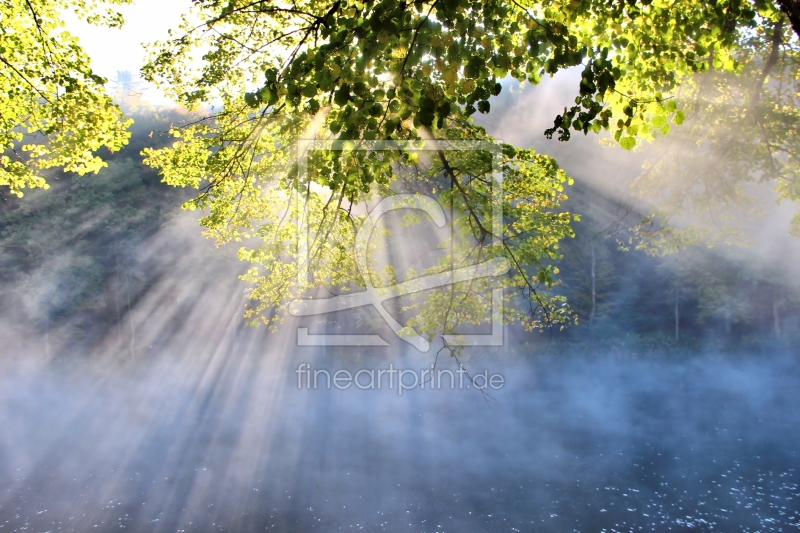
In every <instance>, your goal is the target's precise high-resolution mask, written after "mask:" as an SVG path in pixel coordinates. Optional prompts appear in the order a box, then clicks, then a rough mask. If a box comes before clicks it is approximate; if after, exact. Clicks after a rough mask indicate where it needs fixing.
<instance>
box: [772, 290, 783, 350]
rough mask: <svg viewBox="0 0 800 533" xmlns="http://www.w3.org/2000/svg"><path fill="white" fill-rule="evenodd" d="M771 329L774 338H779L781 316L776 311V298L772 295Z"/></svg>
mask: <svg viewBox="0 0 800 533" xmlns="http://www.w3.org/2000/svg"><path fill="white" fill-rule="evenodd" d="M772 331H773V332H774V333H775V338H776V339H780V338H781V316H780V314H779V313H778V298H777V296H773V297H772Z"/></svg>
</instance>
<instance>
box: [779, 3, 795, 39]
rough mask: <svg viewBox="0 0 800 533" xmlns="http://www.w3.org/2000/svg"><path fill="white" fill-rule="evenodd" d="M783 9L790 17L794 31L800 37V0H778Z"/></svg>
mask: <svg viewBox="0 0 800 533" xmlns="http://www.w3.org/2000/svg"><path fill="white" fill-rule="evenodd" d="M778 5H779V6H781V11H783V12H784V13H786V16H788V17H789V22H791V23H792V29H793V30H794V33H795V34H796V35H797V36H798V37H800V1H799V0H778Z"/></svg>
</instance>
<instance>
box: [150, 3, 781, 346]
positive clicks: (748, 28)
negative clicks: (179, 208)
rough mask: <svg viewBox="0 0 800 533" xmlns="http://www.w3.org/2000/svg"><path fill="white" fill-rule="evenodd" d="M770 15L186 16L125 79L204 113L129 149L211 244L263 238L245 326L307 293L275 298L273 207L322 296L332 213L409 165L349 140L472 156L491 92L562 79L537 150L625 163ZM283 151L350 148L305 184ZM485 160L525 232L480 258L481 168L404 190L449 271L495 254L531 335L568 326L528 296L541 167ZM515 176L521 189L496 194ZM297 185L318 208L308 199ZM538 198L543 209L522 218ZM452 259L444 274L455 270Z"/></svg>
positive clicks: (546, 303)
mask: <svg viewBox="0 0 800 533" xmlns="http://www.w3.org/2000/svg"><path fill="white" fill-rule="evenodd" d="M783 17H784V15H783V14H782V12H781V11H780V9H779V7H778V6H776V5H775V4H772V3H770V2H765V1H763V0H758V1H757V2H742V1H741V0H728V1H725V0H723V1H717V2H695V1H692V0H678V1H670V2H667V1H665V0H644V1H638V2H637V1H625V2H615V1H610V2H606V1H590V0H582V1H577V2H576V1H555V2H533V1H516V0H512V1H496V0H486V1H478V2H468V1H466V0H434V1H422V0H420V1H416V2H398V1H397V0H382V1H371V0H367V1H362V0H329V1H317V0H305V1H297V2H293V3H291V4H285V5H284V4H277V3H273V2H266V1H253V0H231V1H225V2H221V1H217V0H205V1H197V2H195V3H194V9H193V11H192V12H191V13H189V14H187V15H186V16H185V17H184V19H183V23H182V25H181V26H180V28H179V29H177V30H175V31H174V32H173V33H172V34H171V36H170V39H168V40H166V41H163V42H161V43H158V44H157V46H156V48H155V51H154V52H153V54H152V56H151V58H150V61H149V62H148V63H147V65H145V67H144V69H143V73H144V75H145V77H146V78H147V79H149V80H150V81H154V82H157V83H161V84H162V85H163V86H164V87H166V88H167V90H168V91H171V92H172V94H173V95H174V96H175V97H176V98H177V99H178V100H179V101H180V102H182V103H183V104H185V105H187V106H190V107H191V106H198V105H200V104H202V103H203V102H214V103H215V105H219V106H220V109H221V110H220V111H219V112H217V113H214V114H213V115H212V116H210V117H208V119H207V120H203V121H200V122H197V123H194V124H191V125H188V126H186V127H182V128H176V129H175V130H174V134H175V135H176V137H177V138H178V141H177V142H176V143H175V145H173V146H172V147H169V148H165V149H162V150H155V151H148V152H147V162H148V164H150V165H152V166H154V167H156V168H159V169H160V170H161V172H162V174H163V175H164V179H165V180H166V181H167V182H168V183H171V184H173V185H178V186H191V187H195V188H198V189H199V190H200V195H199V196H198V198H197V200H196V201H194V202H192V203H191V204H190V207H193V208H202V209H207V210H208V213H209V214H208V216H206V217H205V218H204V220H203V223H204V225H205V226H206V228H207V230H208V233H209V234H210V235H213V236H215V237H217V238H218V239H220V241H222V242H227V241H231V240H234V241H236V240H242V241H247V240H248V239H249V238H251V237H259V238H261V239H262V241H263V242H262V244H260V245H252V246H250V245H249V243H248V246H245V247H244V248H243V249H242V252H241V255H242V258H244V259H247V260H251V261H253V262H254V263H256V264H257V265H258V266H259V268H257V269H256V270H253V271H251V273H250V274H249V275H248V278H247V279H249V280H251V281H253V282H255V284H256V287H255V289H254V290H253V292H252V293H251V296H252V297H253V298H254V299H255V300H257V301H258V302H260V304H257V305H256V306H255V308H254V310H253V312H254V313H256V314H258V313H260V312H262V311H264V310H265V309H267V308H272V307H273V306H277V307H279V308H280V307H281V306H282V305H283V306H285V305H286V304H287V302H288V301H289V299H290V298H291V296H292V292H291V291H292V290H293V289H298V290H302V289H304V288H306V287H302V286H300V287H293V286H292V283H294V281H293V280H294V279H295V278H294V273H293V272H291V268H290V267H288V266H287V265H289V264H290V263H291V260H290V258H291V257H292V256H293V254H295V253H296V250H294V249H293V248H292V245H291V244H290V242H291V241H290V239H289V233H281V230H280V229H279V228H278V227H276V224H278V225H279V224H280V221H283V220H285V218H286V217H285V215H286V205H287V198H289V197H290V196H291V195H292V194H295V193H299V194H300V195H301V197H302V198H305V201H304V205H303V209H307V210H308V209H310V210H311V212H313V213H315V214H316V215H315V216H317V219H318V220H317V221H316V222H317V223H318V225H319V226H320V228H323V227H325V228H326V229H325V231H323V232H322V234H323V235H326V236H327V237H328V239H325V240H320V241H319V243H318V244H319V246H320V250H319V251H318V253H317V252H315V251H313V250H312V251H311V256H312V257H317V258H322V257H323V256H325V255H326V254H333V255H331V257H330V260H328V262H327V263H325V264H326V265H327V267H325V268H323V267H322V265H318V266H319V269H318V270H315V272H319V276H318V277H317V278H316V279H313V280H311V281H310V283H311V284H312V285H313V284H314V283H320V282H324V283H333V284H336V283H337V282H338V281H339V280H340V279H343V277H344V274H343V272H344V271H345V270H347V269H351V270H352V268H353V264H352V260H351V261H349V262H348V261H347V260H346V259H347V258H346V256H344V255H336V254H337V253H339V252H338V250H340V248H339V247H340V245H342V244H343V243H347V242H352V239H353V234H352V231H353V230H352V228H353V227H357V225H358V224H357V222H358V220H357V218H358V217H356V216H354V215H353V214H352V210H350V209H349V207H348V206H351V205H353V204H355V203H359V202H364V201H366V200H368V199H369V198H370V197H371V195H373V194H375V193H376V192H386V191H388V190H392V188H393V187H394V185H395V183H396V182H395V181H394V180H395V178H393V177H392V174H393V172H395V171H397V170H398V168H400V167H403V166H408V165H412V166H413V165H416V164H417V162H416V161H415V160H414V159H413V154H411V153H410V152H409V151H404V150H397V151H394V152H392V151H389V152H385V153H382V154H376V153H374V152H372V153H371V152H369V151H368V150H366V151H365V150H360V149H359V147H360V146H361V144H360V143H362V142H363V141H372V140H391V141H414V140H417V139H420V138H426V139H442V140H444V139H473V138H483V139H488V137H487V136H486V134H485V132H484V131H483V130H481V129H480V128H476V127H475V126H474V125H473V124H472V122H471V118H470V117H471V116H472V115H474V114H475V113H476V112H480V113H488V112H489V111H490V107H491V105H490V98H491V97H492V96H493V95H497V94H499V93H500V91H501V90H502V84H501V81H502V80H504V79H506V78H507V77H511V78H514V79H516V80H519V81H520V82H530V83H533V84H536V83H539V81H540V80H541V78H542V76H544V75H552V74H555V73H556V72H558V71H559V70H562V69H568V68H573V67H577V68H580V69H582V74H581V80H580V82H579V84H578V86H577V87H576V91H575V92H576V96H575V103H574V105H573V106H570V107H568V108H565V109H564V111H563V112H562V113H561V114H559V115H558V116H557V117H555V120H554V123H553V126H552V128H549V129H548V130H547V131H546V132H545V134H546V135H547V136H548V137H550V136H554V135H555V136H557V137H558V138H559V139H560V140H563V141H566V140H568V139H569V138H570V137H571V135H572V134H573V132H582V133H584V134H588V133H589V132H590V131H592V132H595V133H599V132H601V131H602V130H607V131H608V132H609V133H610V135H611V137H612V138H613V139H614V141H615V142H616V143H618V144H619V145H620V146H621V147H622V148H624V149H632V148H634V147H636V146H637V144H640V143H641V142H642V141H651V140H653V139H654V138H655V137H657V136H659V135H662V134H666V133H667V132H668V131H669V130H670V128H671V124H672V125H680V124H682V123H683V122H684V120H685V119H686V116H687V115H686V113H687V110H686V109H684V108H682V107H681V106H679V105H678V102H677V101H676V99H675V96H676V95H677V91H678V89H679V88H680V87H681V85H682V84H685V83H687V82H690V80H691V79H692V76H693V75H695V74H697V73H705V72H709V71H718V70H722V71H725V72H736V71H738V70H740V69H741V68H742V67H741V61H742V58H741V57H740V55H737V54H739V52H738V50H739V46H740V42H741V41H742V40H743V39H746V38H747V36H748V35H751V34H752V33H754V32H755V33H759V32H763V28H769V27H772V26H773V25H775V24H777V23H778V22H779V21H780V20H782V18H783ZM201 53H202V54H203V55H202V57H199V54H201ZM299 138H319V139H334V140H338V141H341V142H352V147H353V150H343V151H339V152H336V153H330V154H327V155H325V156H324V157H323V156H320V157H312V158H310V160H309V161H310V169H309V173H308V174H307V175H299V174H298V173H297V171H296V168H295V165H294V163H295V159H294V157H295V156H294V155H293V154H291V152H290V150H289V148H290V147H292V146H293V145H294V142H295V141H296V140H297V139H299ZM502 152H503V154H504V161H503V165H504V172H505V174H506V175H505V180H506V183H512V184H514V187H518V189H516V188H514V187H512V188H511V189H510V190H512V191H513V194H516V195H518V196H516V197H513V198H512V197H507V198H506V199H505V209H506V212H505V213H504V217H505V219H504V222H506V226H507V228H513V227H515V226H514V224H515V223H516V224H520V223H522V222H520V221H524V224H526V226H525V228H524V230H522V231H520V232H519V233H518V234H514V233H513V232H511V233H510V234H504V235H502V236H499V235H491V236H492V237H499V238H500V239H501V241H502V242H503V247H502V250H499V251H498V250H494V249H492V248H491V247H489V241H490V240H491V239H486V237H487V232H486V228H485V227H484V226H483V225H482V217H485V216H486V212H485V211H484V212H482V211H481V209H480V207H481V203H480V200H479V198H480V187H479V185H480V183H486V182H487V177H488V176H489V174H488V173H489V172H490V169H489V168H487V167H486V165H484V164H481V163H480V162H479V161H477V160H468V161H466V162H464V163H459V165H456V164H454V163H453V162H452V161H450V157H451V156H450V155H449V154H447V155H446V154H445V153H444V152H440V153H439V158H438V161H437V160H436V159H435V158H434V160H433V161H431V162H430V164H429V165H428V166H426V167H424V168H421V171H417V172H415V175H416V176H418V177H420V179H419V183H418V187H421V188H422V189H421V190H423V191H424V192H428V193H432V191H434V190H439V191H443V190H447V191H449V192H448V193H446V194H445V193H443V194H442V198H444V199H445V200H447V201H450V199H449V198H450V197H448V196H447V195H448V194H449V195H452V199H453V201H454V202H455V204H457V205H460V206H462V209H463V210H464V213H465V214H466V217H467V219H468V220H469V224H468V225H467V227H468V228H469V234H468V235H465V236H464V238H463V239H462V242H463V243H464V245H465V246H466V247H467V248H465V250H469V251H468V252H465V253H464V254H462V256H463V257H467V256H471V257H474V256H475V251H474V250H473V248H474V247H476V246H477V249H478V250H480V253H479V254H478V255H485V256H492V255H493V254H501V255H503V256H504V257H506V258H507V259H509V261H510V262H511V263H512V264H513V265H514V273H513V274H512V275H511V276H510V279H513V283H512V284H516V286H517V287H523V288H524V289H523V292H525V295H526V297H527V298H528V299H529V301H531V302H535V303H536V306H535V309H541V310H542V311H541V313H540V314H539V315H537V314H536V312H533V313H531V315H529V316H530V318H529V320H530V325H531V327H541V326H543V325H549V324H551V323H553V322H562V321H564V320H566V318H567V317H568V313H567V312H564V311H561V309H562V306H561V302H560V301H559V300H554V301H551V300H547V299H542V296H541V294H540V292H541V291H540V290H541V289H547V288H549V287H551V286H552V285H553V283H555V279H554V278H553V276H552V271H551V270H550V269H551V268H552V267H551V266H549V265H550V264H551V263H552V261H553V260H556V259H557V258H558V256H559V252H558V251H557V250H558V244H557V241H558V239H560V238H563V237H566V236H568V235H571V231H570V230H569V229H568V227H567V225H566V223H567V219H566V217H565V218H563V219H556V220H555V221H554V220H551V218H552V217H555V216H556V215H555V212H557V211H558V209H559V201H560V198H561V196H560V194H561V193H560V192H558V193H554V192H552V191H558V190H559V187H560V185H559V183H560V182H563V181H564V180H565V179H564V178H556V176H557V174H554V173H553V172H554V170H553V169H556V168H557V167H556V166H555V163H554V162H553V161H551V160H549V158H546V157H542V156H536V155H534V154H532V153H531V152H528V151H517V150H515V149H514V148H513V147H509V146H503V147H502ZM456 159H457V157H456ZM519 169H523V170H522V171H521V172H522V174H523V175H524V179H523V180H519V182H517V181H514V180H513V179H509V178H510V177H511V178H513V176H514V172H518V171H520V170H519ZM437 180H444V188H443V187H442V186H441V185H442V184H438V182H437ZM312 183H313V184H314V186H321V187H323V190H324V191H325V192H324V193H323V194H321V195H317V194H316V193H313V194H312V192H313V191H314V186H312ZM476 187H477V189H476ZM540 189H543V190H549V191H551V192H549V193H547V194H545V195H544V196H545V197H548V195H549V197H550V198H552V200H550V201H544V202H541V201H539V199H540V198H541V197H540V196H537V195H539V194H541V190H540ZM304 191H305V194H304ZM531 197H534V198H533V199H531ZM298 207H299V206H298ZM522 209H528V211H522ZM331 212H335V214H331ZM549 217H550V218H549ZM514 220H516V222H512V221H514ZM265 221H266V222H265ZM325 224H329V225H328V226H325ZM286 231H289V230H286ZM490 234H491V233H490ZM514 240H516V242H514V243H512V242H511V241H514ZM466 243H469V244H466ZM545 243H547V244H545ZM443 246H444V245H443ZM532 250H536V253H532V252H530V251H532ZM457 256H458V254H456V253H455V252H453V254H452V255H451V256H450V257H449V258H448V259H447V260H446V261H444V263H445V264H450V265H454V264H456V263H458V261H459V258H458V257H457ZM277 258H283V260H282V261H276V259H277ZM320 260H321V259H320ZM348 263H349V264H348ZM441 266H442V265H440V267H441ZM351 274H352V272H351ZM300 285H303V283H302V282H301V283H300ZM295 294H296V293H295ZM443 298H444V299H443V300H442V301H444V300H447V298H446V297H444V296H443ZM447 301H452V300H447ZM427 302H429V304H430V305H434V303H433V302H436V298H428V299H427ZM440 303H441V302H440ZM439 308H440V311H437V312H444V313H445V317H444V318H443V317H442V316H439V318H438V319H437V320H436V321H434V322H437V323H438V325H439V326H440V327H441V326H442V324H444V328H443V329H444V330H449V329H450V326H449V324H448V323H447V318H446V317H447V316H449V315H447V313H448V312H449V311H448V310H447V309H449V308H448V307H447V306H444V307H442V306H441V305H440V306H439ZM466 308H467V307H465V309H466ZM441 309H445V311H441ZM429 311H430V310H429ZM430 312H431V313H433V314H436V313H435V312H434V311H430ZM484 314H485V313H484ZM417 316H420V317H423V316H426V312H424V311H423V312H421V313H419V314H418V315H417ZM473 318H474V317H473ZM264 319H265V320H267V321H270V320H280V318H276V317H272V318H266V317H265V318H264ZM442 320H444V322H442ZM423 329H424V328H423Z"/></svg>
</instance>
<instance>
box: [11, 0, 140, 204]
mask: <svg viewBox="0 0 800 533" xmlns="http://www.w3.org/2000/svg"><path fill="white" fill-rule="evenodd" d="M129 1H130V0H110V1H108V2H106V3H108V4H125V3H129ZM67 9H71V10H72V11H73V12H74V13H75V14H76V15H77V16H79V17H81V18H82V19H84V20H86V21H88V22H90V23H93V24H104V25H108V26H112V27H115V26H119V25H121V24H122V18H121V16H120V15H119V14H118V13H115V12H114V11H112V10H110V9H104V10H100V9H99V6H98V2H96V1H94V0H88V1H87V0H56V1H53V0H8V1H4V2H2V3H0V94H2V95H3V97H2V99H0V146H2V149H3V152H2V153H1V154H0V186H8V187H9V188H10V190H11V192H12V193H14V194H16V195H17V196H22V190H23V189H24V188H26V187H28V188H33V187H44V188H47V187H48V186H47V183H46V181H45V179H44V177H43V175H42V171H43V170H45V169H49V168H63V169H64V170H66V171H68V172H76V173H78V174H85V173H87V172H97V171H98V170H99V169H100V168H101V167H103V166H105V163H104V162H103V161H102V159H100V158H99V157H98V156H97V155H95V152H96V151H97V150H98V149H100V148H101V147H106V148H108V149H109V150H111V151H115V150H118V149H120V147H122V146H123V145H124V144H125V142H126V140H127V138H128V133H127V132H126V131H125V130H126V128H127V126H128V125H129V124H130V122H129V121H126V120H124V119H123V117H122V113H121V112H120V110H119V108H118V107H117V106H115V105H114V104H113V102H112V100H111V98H110V97H109V96H108V95H107V94H106V92H105V87H104V84H105V82H106V80H105V79H103V78H101V77H100V76H97V75H96V74H94V73H93V72H92V69H91V67H90V65H89V58H88V57H87V56H86V54H85V53H84V52H83V50H82V49H81V48H80V46H79V45H78V40H77V38H76V37H75V36H73V35H71V34H70V33H69V32H67V31H66V30H64V22H63V20H62V18H61V15H62V13H63V11H64V10H67Z"/></svg>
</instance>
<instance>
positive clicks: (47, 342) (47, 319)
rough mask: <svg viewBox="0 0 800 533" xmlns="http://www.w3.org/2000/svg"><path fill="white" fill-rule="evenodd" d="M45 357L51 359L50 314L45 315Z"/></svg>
mask: <svg viewBox="0 0 800 533" xmlns="http://www.w3.org/2000/svg"><path fill="white" fill-rule="evenodd" d="M44 357H45V360H47V361H49V360H50V315H49V314H48V315H45V317H44Z"/></svg>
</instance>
